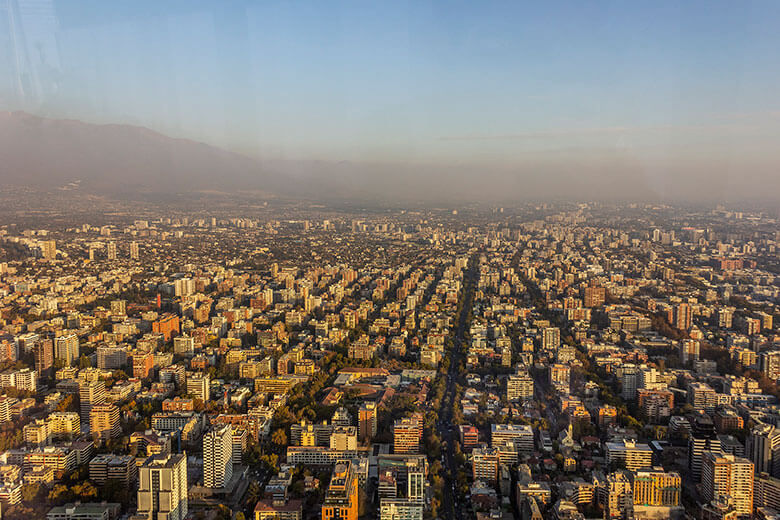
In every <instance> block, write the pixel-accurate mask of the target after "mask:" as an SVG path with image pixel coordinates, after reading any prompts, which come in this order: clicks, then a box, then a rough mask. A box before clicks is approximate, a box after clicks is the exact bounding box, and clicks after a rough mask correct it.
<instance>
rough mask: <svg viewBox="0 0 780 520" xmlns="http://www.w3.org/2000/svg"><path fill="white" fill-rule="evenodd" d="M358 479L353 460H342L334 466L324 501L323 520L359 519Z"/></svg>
mask: <svg viewBox="0 0 780 520" xmlns="http://www.w3.org/2000/svg"><path fill="white" fill-rule="evenodd" d="M357 518H358V480H357V476H356V475H355V474H354V472H353V469H352V462H350V461H349V460H340V461H338V462H337V463H336V465H335V466H334V467H333V473H332V475H331V477H330V484H329V485H328V490H327V492H326V493H325V501H324V502H323V503H322V520H337V519H338V520H357Z"/></svg>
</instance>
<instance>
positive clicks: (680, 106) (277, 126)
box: [0, 0, 780, 189]
mask: <svg viewBox="0 0 780 520" xmlns="http://www.w3.org/2000/svg"><path fill="white" fill-rule="evenodd" d="M8 6H10V8H9V7H8ZM9 9H10V10H9ZM0 43H2V44H3V45H1V46H0V67H2V69H3V70H10V71H11V74H10V75H9V76H7V77H5V78H4V79H3V78H2V76H4V74H0V110H12V111H13V110H24V111H28V112H32V113H35V114H39V115H44V116H51V117H61V118H74V119H79V120H83V121H88V122H96V123H109V122H110V123H128V124H133V125H140V126H145V127H148V128H151V129H154V130H157V131H160V132H162V133H164V134H167V135H171V136H175V137H184V138H190V139H195V140H198V141H203V142H206V143H209V144H213V145H216V146H219V147H222V148H225V149H228V150H232V151H238V152H241V153H244V154H246V155H250V156H252V157H258V158H262V159H266V160H311V161H330V162H338V161H350V162H359V163H367V164H377V163H381V164H417V165H433V166H436V167H442V166H445V167H446V166H447V165H457V166H458V167H463V166H464V165H470V166H472V167H473V168H475V169H483V168H487V169H495V170H499V171H514V170H513V168H515V166H517V165H522V164H525V165H533V168H535V169H539V168H541V169H542V170H543V169H544V168H548V167H549V168H558V169H560V168H570V169H576V168H578V167H579V166H580V165H583V164H584V165H586V166H588V167H590V168H602V167H603V168H606V169H607V170H609V171H612V172H613V173H614V174H615V175H619V174H620V171H621V168H634V169H639V170H640V171H641V174H642V175H644V176H645V177H647V178H652V179H654V180H653V182H652V183H651V184H653V183H655V184H656V185H659V186H660V184H659V183H661V184H665V185H667V187H668V185H670V184H672V183H674V182H675V175H677V174H687V173H688V172H694V174H693V175H694V177H692V178H695V179H701V178H702V177H701V176H702V175H705V177H704V178H706V174H705V173H702V172H707V171H710V170H712V169H714V170H717V171H718V172H720V173H719V175H721V176H726V177H728V178H729V179H731V180H732V182H738V181H739V180H740V177H739V175H740V172H741V171H743V170H746V169H747V170H750V171H757V172H759V173H757V174H756V175H757V177H756V178H755V179H752V180H754V181H757V182H760V181H761V180H762V179H763V180H765V179H767V178H770V179H771V177H772V176H773V175H776V172H777V168H776V167H777V165H778V164H780V162H779V159H780V152H778V151H777V150H776V149H777V148H778V147H777V141H778V139H777V138H778V137H779V136H780V97H778V96H777V93H778V92H780V59H778V52H779V51H778V49H780V2H777V1H771V0H768V1H749V0H746V1H740V2H734V1H733V0H730V1H717V0H710V1H684V2H683V1H680V2H664V1H648V2H643V1H637V2H626V1H615V2H610V1H582V0H577V1H571V2H558V1H545V2H517V1H513V2H491V1H485V2H474V1H467V2H458V1H447V2H444V1H442V2H435V1H430V2H426V1H421V0H416V1H408V2H407V1H392V2H370V1H354V2H340V1H336V0H333V1H327V2H320V1H316V2H315V1H311V2H300V1H298V2H296V1H282V2H276V1H272V0H264V1H262V2H250V1H239V0H235V1H230V0H221V1H199V0H186V1H184V0H170V1H164V2H160V1H159V0H158V1H144V0H133V1H128V0H116V1H110V2H106V1H105V0H102V1H86V0H9V1H8V2H7V5H6V6H4V7H0ZM3 49H4V50H3ZM3 62H5V64H3ZM670 172H671V173H670ZM697 175H698V176H697ZM778 177H780V175H778ZM659 179H660V180H659ZM658 189H661V187H659V188H658Z"/></svg>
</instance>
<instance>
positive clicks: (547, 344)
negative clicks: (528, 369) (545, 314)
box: [542, 327, 561, 350]
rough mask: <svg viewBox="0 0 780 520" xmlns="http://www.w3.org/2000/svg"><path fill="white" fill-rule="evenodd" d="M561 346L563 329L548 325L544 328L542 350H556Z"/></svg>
mask: <svg viewBox="0 0 780 520" xmlns="http://www.w3.org/2000/svg"><path fill="white" fill-rule="evenodd" d="M560 346H561V329H559V328H558V327H546V328H544V329H542V350H556V349H557V348H558V347H560Z"/></svg>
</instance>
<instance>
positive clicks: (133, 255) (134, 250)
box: [130, 242, 139, 260]
mask: <svg viewBox="0 0 780 520" xmlns="http://www.w3.org/2000/svg"><path fill="white" fill-rule="evenodd" d="M138 257H139V251H138V242H130V260H138Z"/></svg>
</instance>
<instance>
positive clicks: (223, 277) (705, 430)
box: [0, 204, 780, 520]
mask: <svg viewBox="0 0 780 520" xmlns="http://www.w3.org/2000/svg"><path fill="white" fill-rule="evenodd" d="M160 211H161V214H162V210H160ZM268 213H269V211H268V210H263V212H262V216H246V217H235V216H207V217H206V216H202V215H196V214H194V213H193V214H191V215H182V214H180V213H179V212H177V214H176V215H175V216H162V217H159V216H158V217H149V216H148V212H146V213H145V214H144V216H143V217H141V218H135V217H130V216H128V217H124V216H122V217H113V218H111V219H108V220H109V221H110V222H108V223H106V222H107V219H105V218H103V219H101V220H100V223H99V225H92V224H90V223H80V224H77V225H74V224H72V222H68V223H67V224H63V225H58V226H53V227H52V228H50V229H45V228H43V229H39V228H34V229H33V228H29V229H28V228H25V227H24V226H22V225H19V224H17V223H10V224H7V225H5V226H3V227H0V255H2V256H0V325H1V326H2V330H1V331H0V362H1V363H2V367H1V368H2V369H1V370H0V385H1V386H2V396H0V424H2V427H1V428H2V429H0V502H2V513H3V514H5V515H6V517H7V518H44V517H46V518H49V519H50V520H54V519H57V520H70V519H81V520H84V519H92V518H94V519H100V520H111V519H117V518H132V519H154V520H162V519H166V520H183V519H185V518H203V519H206V518H217V519H222V518H224V519H233V518H242V517H243V518H247V519H248V518H255V519H257V520H259V519H284V520H298V519H304V518H311V519H315V518H322V519H323V520H331V519H341V520H356V519H357V518H379V519H382V520H396V519H409V520H413V519H420V520H422V519H423V518H457V519H467V518H484V519H488V518H490V519H494V518H495V519H498V518H523V519H533V520H537V519H546V518H554V519H559V520H564V519H572V520H574V519H580V518H609V519H613V518H620V519H625V520H627V519H629V518H635V519H651V518H683V517H684V516H685V515H686V512H688V513H689V514H693V512H694V511H699V510H700V511H701V512H702V513H701V514H702V515H703V516H702V517H703V518H708V519H709V518H718V519H733V518H739V519H747V518H751V517H753V515H756V517H758V518H766V519H769V518H777V517H778V515H780V513H778V512H777V511H780V429H778V426H779V425H780V403H778V397H780V388H778V386H777V381H778V379H780V334H778V333H777V327H776V324H775V321H776V319H778V302H780V284H779V283H778V280H779V277H780V275H779V274H778V273H780V262H778V258H780V257H779V256H778V251H779V249H778V248H779V247H780V231H778V223H777V219H776V218H774V217H773V216H771V215H767V214H765V213H741V212H736V211H728V210H726V209H723V208H716V209H714V210H691V209H682V208H671V207H664V206H642V205H632V206H623V207H612V206H605V205H599V204H580V205H560V206H553V205H545V206H537V207H523V208H519V209H517V210H506V211H505V210H504V208H501V209H499V208H496V209H493V210H491V211H480V210H475V209H466V210H460V211H451V210H429V211H419V212H417V211H385V212H378V213H374V214H363V213H357V212H354V213H350V212H349V211H348V210H344V209H341V210H339V211H334V212H333V213H332V214H328V212H327V211H326V210H323V209H322V208H317V209H316V210H311V211H310V212H307V211H305V210H301V211H300V212H299V214H298V215H297V217H296V218H290V212H289V211H288V212H283V213H280V215H283V216H277V217H274V216H273V215H271V216H270V217H269V216H268Z"/></svg>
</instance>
